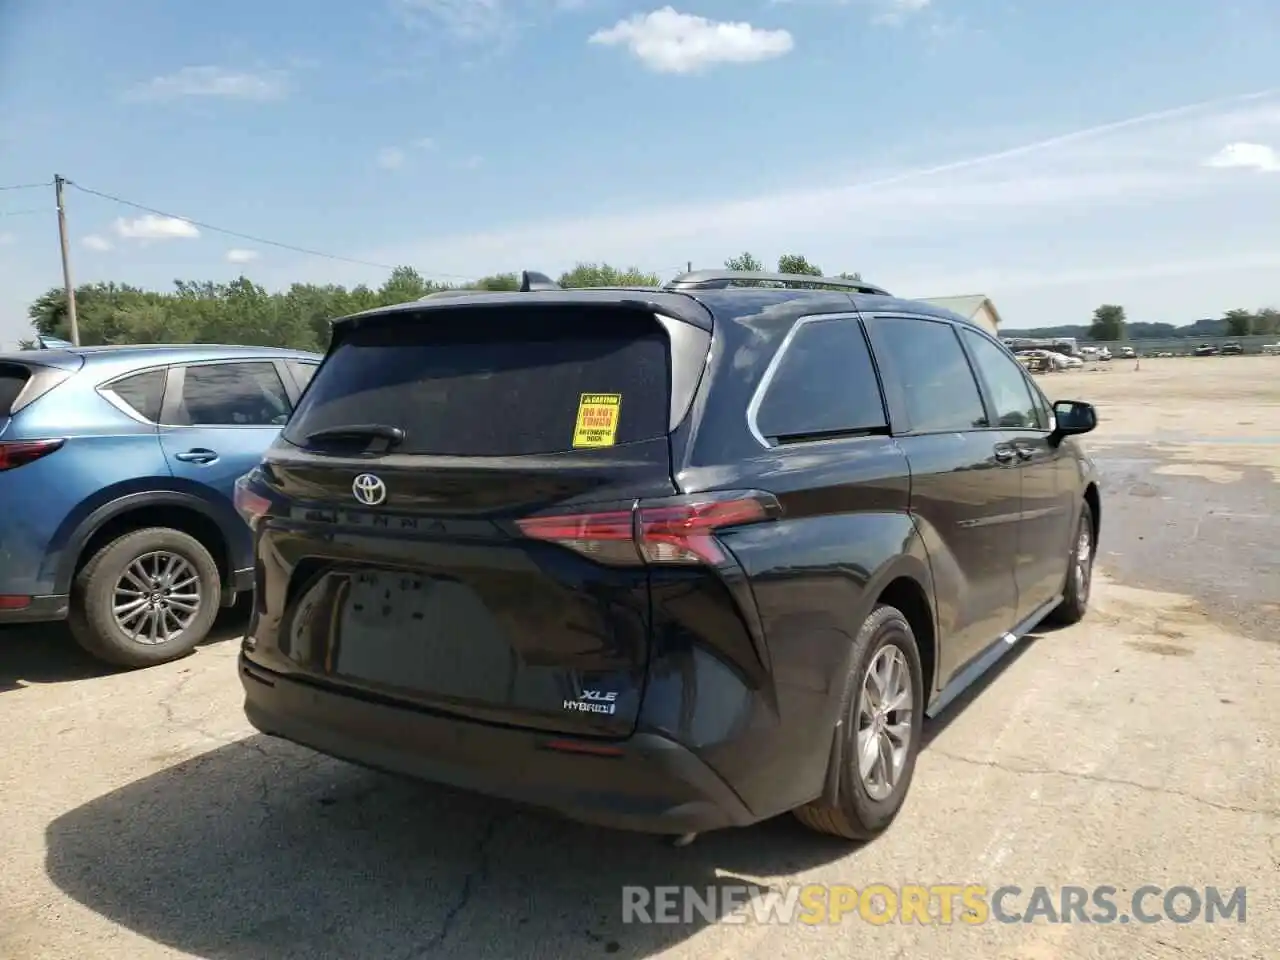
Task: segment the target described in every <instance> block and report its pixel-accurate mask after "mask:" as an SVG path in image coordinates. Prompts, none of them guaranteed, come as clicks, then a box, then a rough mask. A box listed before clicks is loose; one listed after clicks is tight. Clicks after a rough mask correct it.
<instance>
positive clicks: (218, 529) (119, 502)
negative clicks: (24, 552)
mask: <svg viewBox="0 0 1280 960" xmlns="http://www.w3.org/2000/svg"><path fill="white" fill-rule="evenodd" d="M146 527H169V528H171V529H174V530H180V531H182V532H183V533H186V534H188V535H189V536H192V537H194V538H195V539H196V540H198V541H199V542H200V543H201V544H202V545H203V546H204V548H205V549H206V550H208V551H209V553H210V554H211V555H212V556H213V560H214V563H216V564H217V566H218V575H219V578H220V580H221V582H222V585H223V587H224V588H229V587H230V586H231V585H232V578H233V574H234V570H233V569H232V568H233V566H234V565H233V562H232V558H231V544H230V542H229V538H228V537H227V534H226V532H225V530H224V529H223V526H222V523H221V522H220V521H219V518H218V514H217V512H216V511H215V510H214V508H213V507H212V506H211V505H210V504H208V503H207V502H205V501H204V500H202V499H200V498H199V497H196V496H193V495H192V494H189V493H183V492H181V491H177V490H157V491H145V492H141V493H132V494H126V495H125V496H122V497H117V498H116V499H114V500H111V501H109V502H107V503H105V504H103V505H102V506H100V507H98V508H97V509H95V510H94V511H93V512H91V513H90V514H89V515H88V516H86V517H85V518H84V519H83V520H82V521H81V522H80V524H79V525H78V526H77V527H76V529H75V531H74V532H73V533H72V535H71V537H70V538H69V539H68V541H67V545H66V547H65V548H64V549H63V551H62V556H61V559H60V561H59V564H58V574H57V584H58V592H59V593H70V592H71V585H72V582H73V581H74V580H75V577H76V574H78V573H79V572H80V570H81V569H83V567H84V565H85V564H86V563H87V562H88V561H89V559H90V558H91V557H92V556H93V555H94V554H95V553H97V552H98V550H100V549H101V548H102V547H103V546H105V545H106V544H107V543H110V542H111V541H112V540H115V539H117V538H118V537H121V536H123V535H124V534H126V533H130V532H132V531H134V530H141V529H143V528H146Z"/></svg>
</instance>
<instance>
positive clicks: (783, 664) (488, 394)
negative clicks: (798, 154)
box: [237, 271, 1102, 838]
mask: <svg viewBox="0 0 1280 960" xmlns="http://www.w3.org/2000/svg"><path fill="white" fill-rule="evenodd" d="M535 280H537V278H535V277H533V276H532V275H526V279H525V283H524V284H523V285H522V286H523V287H524V289H525V291H526V292H512V293H491V294H477V295H472V296H454V297H449V298H434V297H430V298H427V299H425V300H424V301H422V302H416V303H410V304H404V305H401V306H397V307H389V308H385V309H380V310H375V311H370V312H367V313H363V314H359V315H357V316H353V317H348V318H346V319H343V320H339V321H337V322H336V324H335V325H334V336H333V342H332V345H331V346H330V348H329V352H328V354H327V355H326V358H325V361H324V364H323V365H322V366H321V367H320V370H319V372H318V373H317V374H316V377H315V379H314V381H313V382H312V384H311V387H310V389H309V390H308V391H307V394H306V396H305V397H303V399H302V401H301V403H300V404H299V406H298V410H297V412H296V413H295V414H294V416H293V418H292V419H291V420H290V423H289V426H288V427H287V428H286V429H285V430H284V431H283V433H282V434H281V436H280V438H279V439H278V440H277V441H276V442H275V443H274V444H272V446H271V448H270V449H269V450H268V451H267V453H266V455H265V457H264V459H263V462H262V463H261V464H260V465H259V466H258V467H257V468H255V469H254V470H253V471H252V472H251V473H249V474H248V475H247V476H246V477H245V478H243V480H242V481H241V483H240V486H239V490H238V495H237V503H238V506H239V509H240V511H241V513H242V515H243V516H245V518H246V519H247V520H248V521H249V523H250V525H251V527H252V529H253V530H254V538H255V542H256V548H257V553H256V556H257V560H258V574H257V575H258V580H257V589H256V592H255V602H254V613H253V619H252V621H251V623H250V627H249V630H248V632H247V634H246V637H245V639H244V641H243V646H242V654H241V661H240V674H241V682H242V684H243V686H244V690H245V712H246V715H247V717H248V719H249V720H250V722H251V723H252V724H253V725H254V726H255V727H256V728H257V729H258V730H260V731H262V732H263V733H266V734H270V735H274V736H279V737H284V738H286V739H289V740H292V741H295V742H297V743H300V744H304V745H306V746H309V747H312V748H314V749H316V750H319V751H322V752H324V753H328V754H331V755H333V756H336V757H340V758H344V759H347V760H352V761H355V762H358V763H363V764H366V765H369V766H372V767H375V768H381V769H386V770H391V771H397V772H400V773H404V774H408V775H411V776H416V777H420V778H424V779H427V780H433V781H441V782H444V783H449V784H452V785H454V786H458V787H463V788H468V789H472V790H477V791H481V792H485V793H490V794H494V795H497V796H503V797H508V798H513V799H517V800H521V801H525V802H529V803H533V804H535V805H540V806H544V807H547V808H550V809H553V810H557V811H560V812H561V813H564V814H567V815H569V816H571V817H575V818H577V819H581V820H584V821H589V822H593V823H598V824H605V825H610V826H615V827H624V828H630V829H635V830H643V831H650V832H655V833H670V834H687V833H695V832H699V831H703V830H708V829H713V828H717V827H725V826H731V825H742V824H749V823H752V822H755V821H758V820H763V819H765V818H768V817H772V816H774V815H776V814H779V813H782V812H784V811H791V810H794V811H796V813H797V816H798V817H799V818H800V819H801V820H802V821H803V822H804V823H805V824H807V825H808V826H810V827H811V828H813V829H815V830H819V831H824V832H827V833H831V834H835V835H838V836H841V837H847V838H859V837H868V836H872V835H875V834H877V833H879V832H880V831H882V830H884V829H885V828H886V827H887V826H888V824H889V823H890V821H891V820H892V819H893V817H894V815H895V814H896V813H897V811H898V809H899V807H900V805H901V804H902V801H903V798H904V797H905V796H906V793H907V790H908V786H909V783H910V781H911V776H912V770H913V768H914V764H915V759H916V755H917V751H918V750H919V749H920V745H921V722H922V718H923V715H924V713H925V712H926V711H929V712H931V713H936V712H937V711H938V710H940V709H941V708H942V707H943V706H945V705H946V704H947V703H949V702H951V700H952V698H953V697H954V696H955V695H956V694H957V693H958V692H959V691H961V690H963V689H964V688H965V687H966V686H968V684H969V683H971V682H972V680H973V679H974V678H975V677H976V676H978V675H979V674H980V673H982V672H983V671H984V670H985V669H986V667H987V666H989V665H990V664H991V663H992V662H993V660H994V658H996V657H998V656H999V655H1000V654H1001V653H1002V652H1004V651H1007V650H1009V649H1010V648H1011V645H1012V644H1013V643H1014V642H1015V641H1016V640H1017V638H1019V637H1021V636H1022V635H1023V634H1025V633H1026V632H1027V631H1028V630H1030V629H1031V628H1032V627H1033V626H1034V625H1036V624H1037V623H1039V622H1040V621H1041V620H1043V619H1044V618H1045V617H1054V618H1056V619H1057V620H1059V621H1062V622H1073V621H1076V620H1079V619H1080V618H1081V617H1082V616H1084V614H1085V610H1086V606H1087V604H1088V600H1089V590H1090V583H1091V571H1092V564H1093V558H1094V553H1095V549H1096V547H1095V545H1096V544H1097V542H1098V540H1097V538H1098V530H1099V524H1100V520H1101V516H1102V513H1101V502H1100V499H1099V492H1098V484H1097V481H1096V479H1095V475H1094V468H1093V464H1092V462H1091V461H1090V460H1089V458H1088V457H1086V456H1085V455H1084V454H1083V453H1082V452H1081V450H1080V449H1079V448H1078V446H1077V445H1076V443H1075V442H1074V440H1073V439H1072V437H1073V436H1074V435H1076V434H1082V433H1086V432H1088V431H1089V430H1092V429H1093V427H1094V425H1095V424H1096V414H1095V412H1094V409H1093V408H1092V407H1091V406H1090V405H1089V404H1086V403H1079V402H1074V401H1064V402H1059V403H1057V404H1052V405H1051V404H1050V403H1049V402H1048V401H1047V400H1046V399H1045V397H1044V395H1043V394H1042V393H1041V391H1040V389H1039V388H1038V387H1037V386H1036V384H1035V382H1034V381H1033V379H1032V378H1031V377H1030V376H1029V375H1028V374H1027V373H1026V372H1025V371H1024V370H1023V369H1022V367H1021V366H1020V365H1019V364H1018V361H1017V360H1016V359H1015V358H1014V357H1013V355H1012V354H1010V353H1009V351H1008V350H1007V349H1006V348H1005V347H1004V346H1002V345H1001V344H1000V342H999V341H998V340H996V339H994V338H993V337H991V336H990V335H989V334H988V333H987V332H986V331H985V330H984V329H982V328H980V327H979V326H977V325H976V324H974V323H972V322H970V321H968V320H967V319H965V318H963V317H960V316H958V315H956V314H954V313H951V312H948V311H946V310H944V309H941V308H939V307H934V306H931V305H928V304H925V303H919V302H913V301H909V300H902V299H897V298H895V297H893V296H890V295H889V294H887V293H886V292H885V291H883V290H881V289H880V288H877V287H874V286H870V285H868V284H863V283H861V282H860V281H853V280H844V279H839V278H820V277H796V276H786V275H775V274H757V273H733V272H728V271H707V272H697V273H692V274H686V275H684V276H682V277H680V278H677V279H676V280H674V281H672V282H671V283H670V284H668V285H667V286H666V287H663V288H660V289H653V288H647V289H639V288H631V289H617V290H609V289H595V290H572V291H570V290H560V289H559V288H556V287H555V286H554V284H551V283H550V282H549V281H545V279H542V280H538V281H537V282H535ZM744 282H745V283H759V282H772V283H774V284H782V285H783V288H774V289H766V288H761V287H744V286H742V284H743V283H744ZM735 284H736V286H735ZM806 285H807V286H813V285H817V286H818V287H819V288H820V289H805V288H804V287H805V286H806ZM785 287H792V288H791V289H787V288H785ZM796 287H798V289H796ZM956 789H963V787H961V786H960V785H956Z"/></svg>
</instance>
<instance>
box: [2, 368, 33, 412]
mask: <svg viewBox="0 0 1280 960" xmlns="http://www.w3.org/2000/svg"><path fill="white" fill-rule="evenodd" d="M30 376H31V374H30V372H29V371H28V370H27V369H26V368H25V367H11V366H3V367H0V417H7V416H8V415H9V413H10V412H11V411H12V409H13V402H14V401H15V400H17V399H18V394H20V393H21V392H22V388H23V387H25V386H26V385H27V379H28V378H29V377H30Z"/></svg>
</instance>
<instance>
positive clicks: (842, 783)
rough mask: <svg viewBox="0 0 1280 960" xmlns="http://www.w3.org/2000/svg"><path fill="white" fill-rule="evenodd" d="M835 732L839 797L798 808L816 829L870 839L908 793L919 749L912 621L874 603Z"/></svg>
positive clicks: (919, 699) (857, 643) (919, 680)
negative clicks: (838, 763) (839, 742)
mask: <svg viewBox="0 0 1280 960" xmlns="http://www.w3.org/2000/svg"><path fill="white" fill-rule="evenodd" d="M850 659H851V664H852V665H851V667H850V672H849V676H848V677H847V678H846V681H845V694H844V702H843V706H842V713H841V716H842V723H841V725H840V730H839V733H838V735H839V736H840V737H841V744H840V748H841V749H840V769H839V770H838V771H837V775H838V787H837V800H836V802H835V803H834V804H826V803H823V802H822V801H821V800H819V801H815V802H814V803H810V804H806V805H805V806H803V807H800V808H798V809H796V810H795V811H794V812H795V815H796V818H797V819H799V820H800V822H801V823H803V824H804V825H805V826H807V827H809V828H810V829H812V830H817V831H819V832H820V833H829V834H832V835H834V836H837V837H844V838H846V839H849V840H869V839H871V838H872V837H875V836H876V835H878V834H880V833H881V832H883V831H884V830H885V829H886V828H887V827H888V826H889V824H890V823H891V822H892V821H893V818H894V817H895V816H897V814H898V810H899V809H900V808H901V806H902V802H903V800H904V799H906V795H907V790H908V789H909V788H910V785H911V776H912V774H913V773H914V771H915V766H916V756H917V754H918V753H919V750H920V731H921V724H922V722H923V716H924V706H925V704H924V681H923V671H922V670H921V667H920V651H919V649H918V648H917V647H916V639H915V634H914V633H913V632H912V630H911V624H910V623H908V622H907V618H906V617H905V616H903V614H902V612H901V611H900V610H898V609H896V608H895V607H890V606H879V607H877V608H876V609H875V610H874V611H873V612H872V614H871V616H870V617H868V618H867V620H866V622H865V623H863V625H862V628H861V629H860V630H859V631H858V636H857V638H856V639H855V640H854V644H853V653H852V657H851V658H850Z"/></svg>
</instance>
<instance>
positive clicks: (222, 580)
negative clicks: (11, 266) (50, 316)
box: [0, 344, 320, 667]
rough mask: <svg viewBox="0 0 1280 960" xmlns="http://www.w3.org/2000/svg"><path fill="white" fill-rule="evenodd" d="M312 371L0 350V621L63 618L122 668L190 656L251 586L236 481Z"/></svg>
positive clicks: (158, 353) (126, 351) (190, 355)
mask: <svg viewBox="0 0 1280 960" xmlns="http://www.w3.org/2000/svg"><path fill="white" fill-rule="evenodd" d="M319 362H320V357H318V356H316V355H315V354H310V353H301V352H298V351H291V350H283V349H279V348H271V347H224V346H212V345H208V344H199V345H187V346H110V347H82V348H75V347H73V348H69V349H54V350H28V351H23V352H20V353H9V354H0V504H2V505H3V509H0V624H3V623H18V622H21V623H30V622H36V621H48V620H63V619H65V620H68V621H69V625H70V627H71V631H72V633H73V634H74V636H75V638H76V640H77V641H78V642H79V643H80V645H81V646H83V647H84V648H85V649H86V650H88V651H89V652H90V653H91V654H93V655H94V656H96V657H98V658H99V659H101V660H105V661H107V662H110V663H114V664H117V665H119V666H124V667H145V666H150V665H152V664H156V663H162V662H165V661H168V660H173V659H176V658H178V657H181V656H184V655H185V654H187V653H189V652H190V651H191V650H192V649H193V648H194V647H195V646H196V645H197V644H198V643H200V642H201V641H202V640H203V639H204V638H205V636H206V635H207V634H208V632H209V629H210V627H211V626H212V625H213V621H214V619H215V618H216V617H217V614H218V609H219V607H228V606H231V605H233V604H234V603H235V599H236V594H237V593H238V592H240V591H245V590H251V589H252V587H253V550H252V543H251V540H250V535H249V529H248V527H247V526H246V525H245V523H244V521H243V520H242V519H241V518H240V517H239V515H238V514H237V513H236V511H235V507H234V505H233V502H232V497H233V495H234V487H235V481H236V479H237V478H238V477H240V476H241V475H242V474H244V473H246V472H247V471H248V470H250V469H251V468H253V467H254V466H255V465H256V464H257V463H258V461H259V459H260V458H261V457H262V454H263V452H264V451H265V450H266V449H267V447H268V446H269V445H270V444H271V443H272V441H274V440H275V438H276V436H277V434H278V433H279V431H280V428H281V426H283V424H284V423H285V421H286V420H287V419H288V418H289V415H290V413H291V412H292V410H293V407H294V405H295V404H296V403H297V401H298V398H299V396H300V395H301V393H302V391H303V389H305V387H306V385H307V383H308V381H309V380H310V378H311V375H312V373H314V371H315V368H316V366H317V365H318V363H319Z"/></svg>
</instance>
